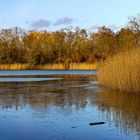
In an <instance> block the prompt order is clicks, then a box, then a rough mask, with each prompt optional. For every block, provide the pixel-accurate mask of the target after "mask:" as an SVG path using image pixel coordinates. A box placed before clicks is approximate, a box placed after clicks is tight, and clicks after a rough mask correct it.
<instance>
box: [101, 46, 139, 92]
mask: <svg viewBox="0 0 140 140" xmlns="http://www.w3.org/2000/svg"><path fill="white" fill-rule="evenodd" d="M98 80H99V82H100V84H101V85H103V86H106V87H109V88H112V89H117V90H121V91H128V92H129V91H130V92H131V91H132V92H139V91H140V48H137V49H133V50H129V51H126V52H122V53H119V54H117V55H116V56H114V57H112V58H108V59H107V60H106V61H105V62H103V63H102V64H101V66H100V68H99V74H98Z"/></svg>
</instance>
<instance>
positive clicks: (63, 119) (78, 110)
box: [0, 75, 140, 140]
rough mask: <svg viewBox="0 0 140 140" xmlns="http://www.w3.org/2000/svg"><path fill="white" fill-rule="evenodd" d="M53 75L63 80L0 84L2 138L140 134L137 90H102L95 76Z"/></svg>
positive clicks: (132, 136)
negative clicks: (117, 91)
mask: <svg viewBox="0 0 140 140" xmlns="http://www.w3.org/2000/svg"><path fill="white" fill-rule="evenodd" d="M50 77H58V78H63V80H56V81H42V82H27V83H1V84H0V124H3V125H1V126H0V139H2V140H9V139H10V140H13V139H14V138H15V137H17V133H21V134H20V135H22V137H23V139H29V137H30V139H34V140H44V139H47V140H50V139H51V140H53V139H57V140H59V139H60V140H62V139H74V140H75V139H83V140H85V139H87V140H88V139H89V140H90V139H95V140H96V139H97V140H98V139H99V140H100V139H107V140H108V139H113V140H115V139H116V140H118V139H129V140H131V139H132V140H133V139H139V138H140V137H139V135H140V134H139V133H140V111H139V107H140V97H139V96H138V95H133V94H131V95H128V94H122V93H116V92H114V91H108V90H105V89H100V88H99V87H98V86H97V83H96V82H95V80H96V77H95V75H65V76H64V75H57V76H56V75H53V76H52V75H51V76H50ZM99 91H100V92H99ZM96 121H103V122H104V121H105V122H106V123H105V124H103V125H100V126H89V123H91V122H96ZM9 124H10V126H9ZM72 128H75V129H72ZM4 130H6V131H4ZM29 132H30V133H29ZM7 135H8V136H9V137H10V138H9V139H8V137H7ZM26 135H28V138H27V137H25V136H26ZM6 138H7V139H6ZM12 138H13V139H12ZM20 139H21V138H20Z"/></svg>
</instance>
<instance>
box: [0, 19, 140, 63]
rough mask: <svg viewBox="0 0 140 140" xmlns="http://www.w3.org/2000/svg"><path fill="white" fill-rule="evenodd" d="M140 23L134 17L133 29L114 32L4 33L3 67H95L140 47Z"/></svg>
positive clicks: (0, 56)
mask: <svg viewBox="0 0 140 140" xmlns="http://www.w3.org/2000/svg"><path fill="white" fill-rule="evenodd" d="M139 25H140V20H139V19H137V18H135V17H132V18H131V19H129V27H125V28H122V29H121V30H120V31H118V32H116V33H115V32H113V31H112V30H111V29H109V28H106V27H105V26H103V27H100V28H99V29H98V31H97V32H94V33H87V31H86V30H85V29H80V28H78V27H77V28H75V29H70V28H67V29H62V30H59V31H55V32H48V31H40V32H39V31H29V32H25V31H23V30H22V29H20V28H14V29H1V30H0V64H13V63H21V64H25V63H28V64H30V65H32V66H34V65H40V64H50V63H63V64H65V65H67V66H68V65H69V64H70V63H82V62H87V63H93V62H96V61H100V60H105V59H106V58H107V57H108V56H111V55H114V54H116V53H117V52H118V51H122V50H125V49H131V48H134V47H138V46H139V45H140V26H139Z"/></svg>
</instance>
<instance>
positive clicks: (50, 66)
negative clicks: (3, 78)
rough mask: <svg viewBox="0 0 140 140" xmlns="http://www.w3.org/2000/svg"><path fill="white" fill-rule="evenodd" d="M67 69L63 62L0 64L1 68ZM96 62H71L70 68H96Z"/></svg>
mask: <svg viewBox="0 0 140 140" xmlns="http://www.w3.org/2000/svg"><path fill="white" fill-rule="evenodd" d="M32 69H33V70H65V66H64V65H63V64H46V65H36V66H31V65H29V64H0V70H32ZM96 69H97V65H96V64H89V63H71V64H70V65H69V70H96Z"/></svg>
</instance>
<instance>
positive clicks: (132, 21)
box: [128, 14, 140, 33]
mask: <svg viewBox="0 0 140 140" xmlns="http://www.w3.org/2000/svg"><path fill="white" fill-rule="evenodd" d="M128 19H129V21H128V27H129V28H130V29H131V30H132V31H134V32H135V33H139V32H140V15H139V14H137V15H136V16H133V17H129V18H128Z"/></svg>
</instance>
